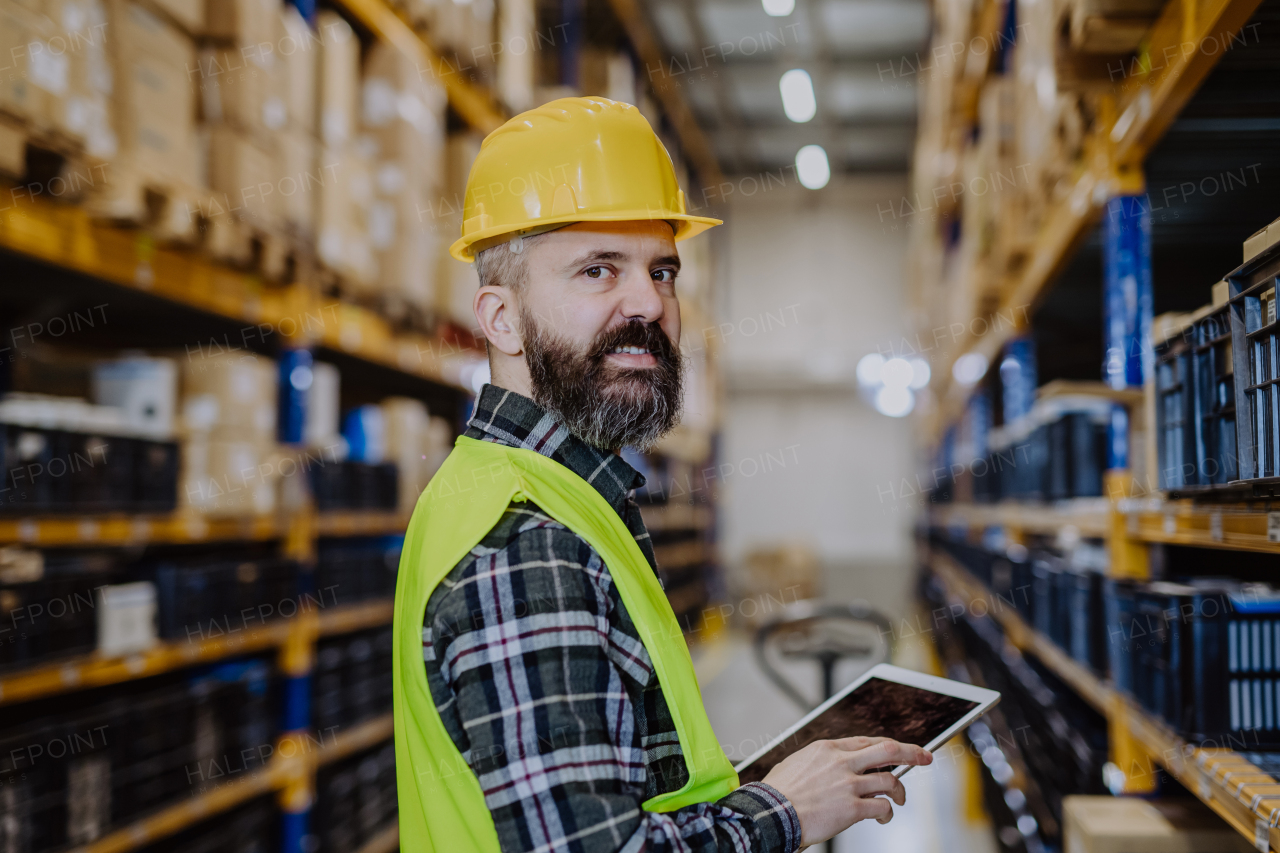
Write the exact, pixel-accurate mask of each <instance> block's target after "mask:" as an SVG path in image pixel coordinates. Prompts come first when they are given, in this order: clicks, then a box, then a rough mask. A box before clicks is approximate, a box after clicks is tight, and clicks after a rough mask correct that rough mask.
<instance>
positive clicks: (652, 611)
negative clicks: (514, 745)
mask: <svg viewBox="0 0 1280 853" xmlns="http://www.w3.org/2000/svg"><path fill="white" fill-rule="evenodd" d="M526 500H527V501H532V502H533V503H535V504H536V505H537V506H538V507H539V508H540V509H541V510H542V511H543V512H545V513H546V514H547V515H549V516H551V517H552V518H554V519H555V520H556V521H558V522H560V523H561V524H563V525H565V526H566V527H568V528H569V529H570V530H572V531H573V532H574V533H576V534H577V535H579V536H581V537H582V538H583V539H585V540H586V541H587V543H588V544H590V545H591V547H592V548H594V549H595V551H596V553H598V554H599V555H600V557H601V558H602V559H603V560H604V563H605V565H606V566H607V567H608V569H609V573H610V575H611V576H612V578H613V583H614V584H615V585H616V586H617V588H618V593H619V595H621V597H622V601H623V603H624V604H625V605H626V608H627V612H628V613H629V614H630V615H631V619H632V621H633V622H634V623H635V625H636V628H637V629H638V630H639V632H640V637H641V640H642V642H643V643H644V646H645V649H646V650H648V652H649V658H650V659H651V660H652V661H653V668H654V671H655V672H656V673H657V676H658V681H659V683H661V685H662V689H663V694H664V695H665V697H666V700H667V704H668V706H669V707H670V709H671V716H672V719H673V720H674V721H675V727H676V734H677V735H678V736H679V738H680V748H681V751H682V752H683V754H684V761H685V766H686V767H687V768H688V770H689V781H688V782H687V783H686V784H685V785H684V787H682V788H680V790H678V791H672V792H670V793H667V794H660V795H658V796H656V797H653V798H651V799H649V800H646V801H645V802H644V803H643V808H644V809H645V810H646V811H651V812H668V811H674V810H676V809H679V808H683V807H685V806H688V805H692V804H694V803H704V802H714V801H715V800H718V799H720V798H721V797H723V796H725V795H726V794H728V793H729V792H730V791H732V790H734V789H735V788H737V787H738V775H737V773H735V772H734V770H733V765H732V764H730V763H729V759H728V758H726V757H725V754H724V751H723V750H722V749H721V748H720V744H719V742H718V741H717V740H716V735H715V732H714V731H713V730H712V728H711V723H710V722H709V721H708V720H707V713H706V710H705V709H704V708H703V706H702V693H701V691H700V690H699V689H698V681H697V678H696V677H695V675H694V671H693V661H692V660H691V658H690V657H689V649H688V647H687V646H686V645H685V642H684V636H683V634H682V633H681V630H680V624H679V622H677V621H676V617H675V614H674V613H673V612H672V610H671V605H670V604H669V603H668V601H667V598H666V595H664V594H663V591H662V586H661V584H659V582H658V578H657V576H656V575H655V574H654V572H653V569H652V568H650V566H649V563H648V561H646V560H645V557H644V554H643V553H641V551H640V547H639V546H638V545H637V544H636V541H635V538H634V537H632V535H631V533H630V531H628V530H627V527H626V525H625V524H623V523H622V519H621V518H619V517H618V513H617V512H616V511H615V510H614V509H613V507H611V506H609V504H608V502H607V501H605V499H604V498H603V497H601V495H600V493H599V492H598V491H596V489H595V488H594V487H593V486H591V484H589V483H588V482H586V481H585V480H583V479H582V478H581V477H579V476H578V475H577V474H575V473H573V472H572V471H570V470H569V469H568V468H566V467H564V466H563V465H561V464H560V463H558V462H555V461H553V460H551V459H549V458H547V457H546V456H543V455H541V454H539V453H535V452H533V451H531V450H524V449H521V448H515V447H507V446H505V445H501V444H495V443H493V442H488V441H477V440H476V439H472V438H468V437H466V436H461V437H459V438H458V440H457V442H456V444H455V445H454V449H453V451H452V452H451V453H450V454H449V456H448V458H447V459H446V460H445V462H444V464H443V465H442V466H441V467H440V470H439V471H437V472H436V475H435V476H434V477H433V478H432V479H431V483H430V485H429V486H428V488H427V489H426V490H425V491H424V492H423V494H422V496H421V497H420V498H419V499H418V504H417V506H416V507H415V509H414V512H413V519H412V520H411V521H410V522H409V529H408V532H407V533H406V534H405V540H404V550H403V552H402V553H401V556H400V571H399V578H398V580H397V582H396V603H395V646H394V649H393V652H392V661H393V672H394V689H395V738H396V784H397V786H398V793H399V799H400V845H401V849H403V850H405V851H407V853H435V851H439V853H499V851H500V847H499V846H498V835H497V832H496V830H495V829H494V825H493V817H492V815H490V813H489V809H488V807H487V806H486V805H485V801H484V794H483V792H482V791H481V789H480V783H479V780H478V779H477V778H476V775H475V773H474V772H472V770H471V768H470V767H469V766H467V764H466V762H465V761H464V760H463V758H462V754H461V753H459V752H458V748H457V747H456V746H454V743H453V740H452V739H451V738H450V737H449V733H448V732H447V731H446V730H445V727H444V724H443V723H442V722H441V720H440V715H439V714H438V713H437V711H436V707H435V704H434V703H433V702H432V699H431V690H430V688H429V686H428V685H427V673H426V667H425V666H424V664H423V659H422V623H423V617H424V615H425V613H426V608H427V599H428V598H429V597H430V596H431V592H432V590H434V589H435V588H436V585H437V584H438V583H440V581H441V580H442V579H443V578H444V577H445V576H446V575H447V574H448V573H449V572H450V571H451V570H452V569H453V568H454V566H456V565H457V564H458V563H459V562H460V561H461V560H462V559H463V557H465V556H466V555H467V552H468V551H470V550H471V549H472V548H473V547H474V546H475V545H476V544H477V543H479V542H480V540H481V539H483V538H484V536H485V535H486V534H487V533H488V532H489V531H490V530H491V529H493V527H494V525H495V524H497V523H498V520H499V519H500V518H501V517H502V513H503V512H504V511H505V510H506V509H507V506H508V505H509V504H510V503H511V502H512V501H526Z"/></svg>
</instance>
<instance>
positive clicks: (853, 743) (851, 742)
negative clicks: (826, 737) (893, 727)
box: [831, 735, 889, 752]
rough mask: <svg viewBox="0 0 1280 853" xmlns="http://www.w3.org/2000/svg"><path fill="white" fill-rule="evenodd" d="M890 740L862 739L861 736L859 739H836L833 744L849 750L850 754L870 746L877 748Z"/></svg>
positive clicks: (885, 738) (881, 738)
mask: <svg viewBox="0 0 1280 853" xmlns="http://www.w3.org/2000/svg"><path fill="white" fill-rule="evenodd" d="M888 739H889V738H887V737H862V736H861V735H859V736H857V737H842V738H835V739H834V740H832V741H831V743H832V744H834V745H835V746H837V747H839V748H840V749H843V750H847V751H849V752H857V751H858V750H860V749H866V748H867V747H869V746H875V745H876V744H878V743H883V742H884V741H886V740H888Z"/></svg>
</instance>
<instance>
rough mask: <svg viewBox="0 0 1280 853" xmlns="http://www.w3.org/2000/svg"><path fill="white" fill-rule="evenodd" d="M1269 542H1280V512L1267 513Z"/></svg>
mask: <svg viewBox="0 0 1280 853" xmlns="http://www.w3.org/2000/svg"><path fill="white" fill-rule="evenodd" d="M1267 541H1268V542H1280V512H1269V513H1267Z"/></svg>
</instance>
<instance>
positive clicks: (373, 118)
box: [361, 43, 447, 321]
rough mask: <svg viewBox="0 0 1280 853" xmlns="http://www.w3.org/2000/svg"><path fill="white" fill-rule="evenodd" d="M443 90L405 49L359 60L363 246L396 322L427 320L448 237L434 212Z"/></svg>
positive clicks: (376, 50)
mask: <svg viewBox="0 0 1280 853" xmlns="http://www.w3.org/2000/svg"><path fill="white" fill-rule="evenodd" d="M445 103H446V101H445V92H444V89H443V87H441V86H440V85H439V83H438V82H437V81H436V80H435V79H434V78H433V77H432V76H431V75H429V74H424V73H422V71H421V69H419V68H417V67H416V64H415V63H414V61H413V60H411V59H410V58H409V57H408V56H406V55H405V54H404V53H402V52H400V51H399V50H396V49H395V48H394V47H392V46H390V45H388V44H382V43H380V44H376V45H374V46H373V48H372V49H371V50H370V51H369V54H368V56H367V57H366V59H365V67H364V79H363V85H362V90H361V126H362V141H361V145H362V148H363V149H364V150H367V151H369V152H370V153H371V155H372V163H371V164H370V166H371V170H372V177H373V202H372V204H371V207H370V211H369V220H368V225H369V243H370V245H371V246H372V248H373V251H374V256H375V259H376V261H377V266H378V283H379V291H380V297H381V301H382V302H383V305H384V307H385V309H386V310H387V312H388V313H389V314H390V315H391V316H393V317H395V318H397V319H402V318H406V317H408V316H410V315H416V316H417V317H419V318H420V319H422V320H424V321H425V319H426V316H427V315H428V314H430V313H431V311H432V309H433V308H434V306H433V304H432V303H433V301H434V300H433V297H434V287H435V275H434V266H435V260H436V257H437V252H438V247H439V243H440V242H441V241H442V240H443V239H447V235H446V234H444V233H443V232H442V229H439V228H437V227H436V226H437V222H436V221H435V218H434V216H433V215H432V214H433V212H434V211H435V209H436V206H437V199H438V198H439V197H440V196H441V195H442V193H443V187H442V186H441V178H442V177H443V174H444V150H445V139H444V111H445Z"/></svg>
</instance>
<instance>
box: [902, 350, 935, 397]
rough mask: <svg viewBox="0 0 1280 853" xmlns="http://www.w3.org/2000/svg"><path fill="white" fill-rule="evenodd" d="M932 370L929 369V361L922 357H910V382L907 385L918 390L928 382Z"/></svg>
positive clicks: (913, 389)
mask: <svg viewBox="0 0 1280 853" xmlns="http://www.w3.org/2000/svg"><path fill="white" fill-rule="evenodd" d="M932 375H933V371H931V370H930V369H929V362H927V361H925V360H924V359H923V358H913V359H911V384H910V385H909V386H907V387H909V388H910V389H911V390H912V391H919V390H920V389H921V388H923V387H924V386H926V385H928V384H929V379H930V378H931V377H932Z"/></svg>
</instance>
